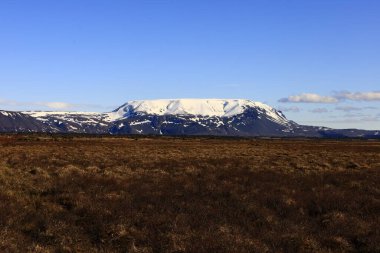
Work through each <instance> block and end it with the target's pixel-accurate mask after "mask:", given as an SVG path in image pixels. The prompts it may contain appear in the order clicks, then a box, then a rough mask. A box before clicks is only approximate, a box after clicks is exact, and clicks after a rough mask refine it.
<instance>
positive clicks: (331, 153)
mask: <svg viewBox="0 0 380 253" xmlns="http://www.w3.org/2000/svg"><path fill="white" fill-rule="evenodd" d="M0 158H1V160H0V252H194V253H201V252H239V253H243V252H380V184H379V182H380V142H377V141H365V140H343V141H336V140H260V139H214V138H199V137H194V138H174V137H173V138H169V137H168V138H154V137H146V138H141V137H139V138H135V137H133V138H131V137H118V138H111V137H104V136H103V137H97V138H89V137H83V136H82V137H81V136H68V137H64V136H63V137H57V136H35V135H33V136H28V135H22V136H20V135H1V136H0Z"/></svg>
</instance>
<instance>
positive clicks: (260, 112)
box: [0, 99, 380, 138]
mask: <svg viewBox="0 0 380 253" xmlns="http://www.w3.org/2000/svg"><path fill="white" fill-rule="evenodd" d="M0 132H51V133H92V134H155V135H218V136H278V137H286V136H288V137H295V136H305V137H375V138H379V137H380V135H379V132H378V131H365V130H353V129H347V130H334V129H330V128H325V127H313V126H302V125H298V124H297V123H295V122H293V121H290V120H288V119H287V118H286V117H285V115H283V114H282V112H281V111H278V110H276V109H274V108H272V107H270V106H268V105H266V104H263V103H260V102H254V101H251V100H246V99H158V100H135V101H129V102H127V103H125V104H123V105H122V106H120V107H119V108H117V109H116V110H114V111H112V112H108V113H96V112H94V113H91V112H42V111H28V112H9V111H8V112H7V111H0Z"/></svg>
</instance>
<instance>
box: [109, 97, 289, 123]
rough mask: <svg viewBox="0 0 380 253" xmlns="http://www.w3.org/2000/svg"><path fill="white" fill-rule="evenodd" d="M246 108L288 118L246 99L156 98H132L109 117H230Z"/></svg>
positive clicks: (270, 108) (277, 120) (283, 120)
mask: <svg viewBox="0 0 380 253" xmlns="http://www.w3.org/2000/svg"><path fill="white" fill-rule="evenodd" d="M248 108H255V109H257V110H258V111H259V113H262V114H266V116H268V117H269V118H271V119H272V120H273V121H276V122H278V123H286V122H288V120H287V119H286V118H285V116H284V115H283V114H281V113H280V112H278V111H276V110H275V109H274V108H272V107H270V106H268V105H266V104H263V103H260V102H253V101H251V100H246V99H158V100H133V101H129V102H127V103H125V104H124V105H122V106H121V107H119V108H118V109H116V110H115V111H114V112H112V113H109V118H110V119H112V120H119V119H122V118H126V117H128V116H130V115H133V114H136V113H137V114H153V115H193V116H203V117H232V116H235V115H238V114H242V113H244V112H245V110H246V109H248Z"/></svg>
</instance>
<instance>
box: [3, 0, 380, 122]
mask: <svg viewBox="0 0 380 253" xmlns="http://www.w3.org/2000/svg"><path fill="white" fill-rule="evenodd" d="M379 13H380V1H378V0H316V1H314V0H312V1H305V0H233V1H232V0H230V1H225V0H206V1H205V0H202V1H200V0H181V1H177V0H150V1H146V0H136V1H128V0H112V1H106V0H65V1H51V0H33V1H30V0H2V1H0V109H3V110H70V111H76V110H80V111H103V112H104V111H111V110H113V109H115V108H116V107H118V106H119V105H121V104H123V103H125V102H126V101H129V100H136V99H159V98H245V99H251V100H254V101H261V102H264V103H267V104H269V105H271V106H273V107H275V108H277V109H279V110H282V111H283V112H284V114H285V115H286V116H287V118H289V119H291V120H294V121H296V122H298V123H301V124H308V125H322V126H329V127H335V128H362V129H380V46H379V45H380V15H379Z"/></svg>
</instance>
